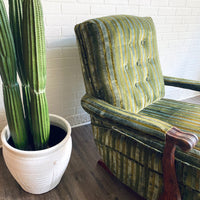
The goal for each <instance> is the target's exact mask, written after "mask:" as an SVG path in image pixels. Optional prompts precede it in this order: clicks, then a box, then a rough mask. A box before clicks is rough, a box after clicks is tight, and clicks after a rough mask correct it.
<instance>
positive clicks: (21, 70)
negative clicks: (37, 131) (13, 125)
mask: <svg viewBox="0 0 200 200" xmlns="http://www.w3.org/2000/svg"><path fill="white" fill-rule="evenodd" d="M8 2H9V21H10V27H11V30H12V33H13V39H14V44H15V49H16V55H17V70H18V74H19V78H20V80H21V83H22V94H23V103H24V110H25V117H26V122H27V126H28V127H30V126H31V114H30V87H29V84H28V81H27V78H26V74H25V66H24V57H23V48H22V21H23V10H22V7H23V0H9V1H8ZM29 129H30V128H29Z"/></svg>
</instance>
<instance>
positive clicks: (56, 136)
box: [8, 125, 67, 150]
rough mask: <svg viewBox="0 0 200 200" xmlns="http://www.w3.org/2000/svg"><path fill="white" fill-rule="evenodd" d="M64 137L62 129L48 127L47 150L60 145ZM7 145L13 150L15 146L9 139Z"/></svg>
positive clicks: (64, 133) (52, 126)
mask: <svg viewBox="0 0 200 200" xmlns="http://www.w3.org/2000/svg"><path fill="white" fill-rule="evenodd" d="M66 135H67V133H66V132H65V131H64V130H63V129H62V128H60V127H57V126H54V125H50V137H49V144H48V148H50V147H53V146H55V145H56V144H58V143H60V142H61V141H62V140H63V139H64V138H65V136H66ZM8 144H9V145H10V146H12V147H14V148H15V145H14V143H13V140H12V138H11V137H10V138H9V140H8ZM30 150H32V149H30Z"/></svg>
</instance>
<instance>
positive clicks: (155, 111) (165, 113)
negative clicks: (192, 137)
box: [139, 98, 200, 167]
mask: <svg viewBox="0 0 200 200" xmlns="http://www.w3.org/2000/svg"><path fill="white" fill-rule="evenodd" d="M139 113H140V114H142V115H145V116H150V117H153V118H156V119H159V120H163V121H165V122H168V123H169V124H172V125H174V126H176V127H177V128H179V129H181V130H182V131H185V132H191V133H194V134H196V135H197V136H198V138H200V105H198V104H191V103H186V102H181V101H176V100H171V99H165V98H163V99H161V100H159V101H156V102H155V103H153V104H151V105H149V106H147V107H146V108H144V109H143V110H142V111H140V112H139ZM199 150H200V142H198V144H197V145H196V146H195V148H194V149H193V150H191V151H190V152H189V153H186V154H187V155H188V154H189V155H190V156H192V157H193V159H194V160H193V161H195V163H197V165H198V167H199V166H200V151H199ZM183 154H185V153H183ZM197 158H198V159H197Z"/></svg>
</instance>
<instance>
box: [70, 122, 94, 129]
mask: <svg viewBox="0 0 200 200" xmlns="http://www.w3.org/2000/svg"><path fill="white" fill-rule="evenodd" d="M88 124H91V121H89V122H85V123H82V124H77V125H73V126H72V128H77V127H80V126H85V125H88Z"/></svg>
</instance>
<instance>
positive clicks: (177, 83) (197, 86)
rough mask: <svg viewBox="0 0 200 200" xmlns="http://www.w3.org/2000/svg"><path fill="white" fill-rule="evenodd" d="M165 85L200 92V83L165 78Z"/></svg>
mask: <svg viewBox="0 0 200 200" xmlns="http://www.w3.org/2000/svg"><path fill="white" fill-rule="evenodd" d="M164 82H165V85H170V86H174V87H180V88H185V89H190V90H195V91H200V81H195V80H189V79H184V78H176V77H170V76H164Z"/></svg>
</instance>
